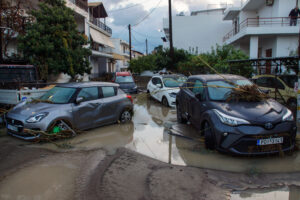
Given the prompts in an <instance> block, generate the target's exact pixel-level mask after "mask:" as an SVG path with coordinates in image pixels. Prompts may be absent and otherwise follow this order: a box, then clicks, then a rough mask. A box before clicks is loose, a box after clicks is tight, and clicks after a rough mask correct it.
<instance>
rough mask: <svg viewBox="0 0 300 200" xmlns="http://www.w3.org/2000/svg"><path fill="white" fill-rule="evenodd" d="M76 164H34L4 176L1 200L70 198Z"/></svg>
mask: <svg viewBox="0 0 300 200" xmlns="http://www.w3.org/2000/svg"><path fill="white" fill-rule="evenodd" d="M75 174H76V166H75V165H72V164H66V165H65V164H64V165H62V164H56V165H36V166H32V167H28V168H24V169H22V170H20V171H18V172H17V173H15V174H13V175H11V176H9V177H8V178H5V179H4V180H2V181H1V184H0V199H3V200H19V199H20V200H31V199H35V200H48V199H49V200H51V199H72V194H73V192H74V188H73V185H74V179H75V177H76V175H75Z"/></svg>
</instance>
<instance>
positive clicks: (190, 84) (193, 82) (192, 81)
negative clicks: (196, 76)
mask: <svg viewBox="0 0 300 200" xmlns="http://www.w3.org/2000/svg"><path fill="white" fill-rule="evenodd" d="M194 84H195V80H192V79H189V80H188V81H187V82H186V87H187V89H189V90H190V91H192V92H193V88H194Z"/></svg>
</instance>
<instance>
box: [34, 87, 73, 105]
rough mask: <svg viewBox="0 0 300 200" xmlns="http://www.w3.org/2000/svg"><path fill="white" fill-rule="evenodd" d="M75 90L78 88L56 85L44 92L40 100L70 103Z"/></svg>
mask: <svg viewBox="0 0 300 200" xmlns="http://www.w3.org/2000/svg"><path fill="white" fill-rule="evenodd" d="M75 91H76V88H66V87H54V88H52V89H51V90H49V91H48V92H47V93H46V94H44V95H43V96H42V97H41V98H40V100H42V101H50V102H51V103H55V104H64V103H68V102H69V101H70V99H71V97H72V96H73V94H74V93H75Z"/></svg>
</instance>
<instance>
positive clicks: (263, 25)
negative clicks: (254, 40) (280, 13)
mask: <svg viewBox="0 0 300 200" xmlns="http://www.w3.org/2000/svg"><path fill="white" fill-rule="evenodd" d="M297 21H298V22H297V26H290V18H289V17H273V18H248V19H246V20H244V21H243V22H242V23H240V24H239V25H237V26H236V27H235V28H234V29H232V30H231V31H230V32H229V33H227V34H226V35H225V36H224V37H223V42H227V43H231V42H233V40H236V39H238V38H241V37H243V36H245V35H263V34H298V33H299V25H300V18H298V19H297ZM228 41H229V42H228Z"/></svg>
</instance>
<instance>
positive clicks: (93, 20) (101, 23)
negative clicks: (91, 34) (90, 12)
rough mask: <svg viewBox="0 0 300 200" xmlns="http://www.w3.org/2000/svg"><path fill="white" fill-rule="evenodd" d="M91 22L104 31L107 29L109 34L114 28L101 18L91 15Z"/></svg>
mask: <svg viewBox="0 0 300 200" xmlns="http://www.w3.org/2000/svg"><path fill="white" fill-rule="evenodd" d="M90 22H91V23H92V24H94V25H95V26H97V27H98V28H100V29H101V30H103V31H106V32H107V33H108V34H109V35H112V30H111V28H109V27H108V26H106V24H104V23H103V22H101V21H100V19H97V18H94V17H92V16H90Z"/></svg>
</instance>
